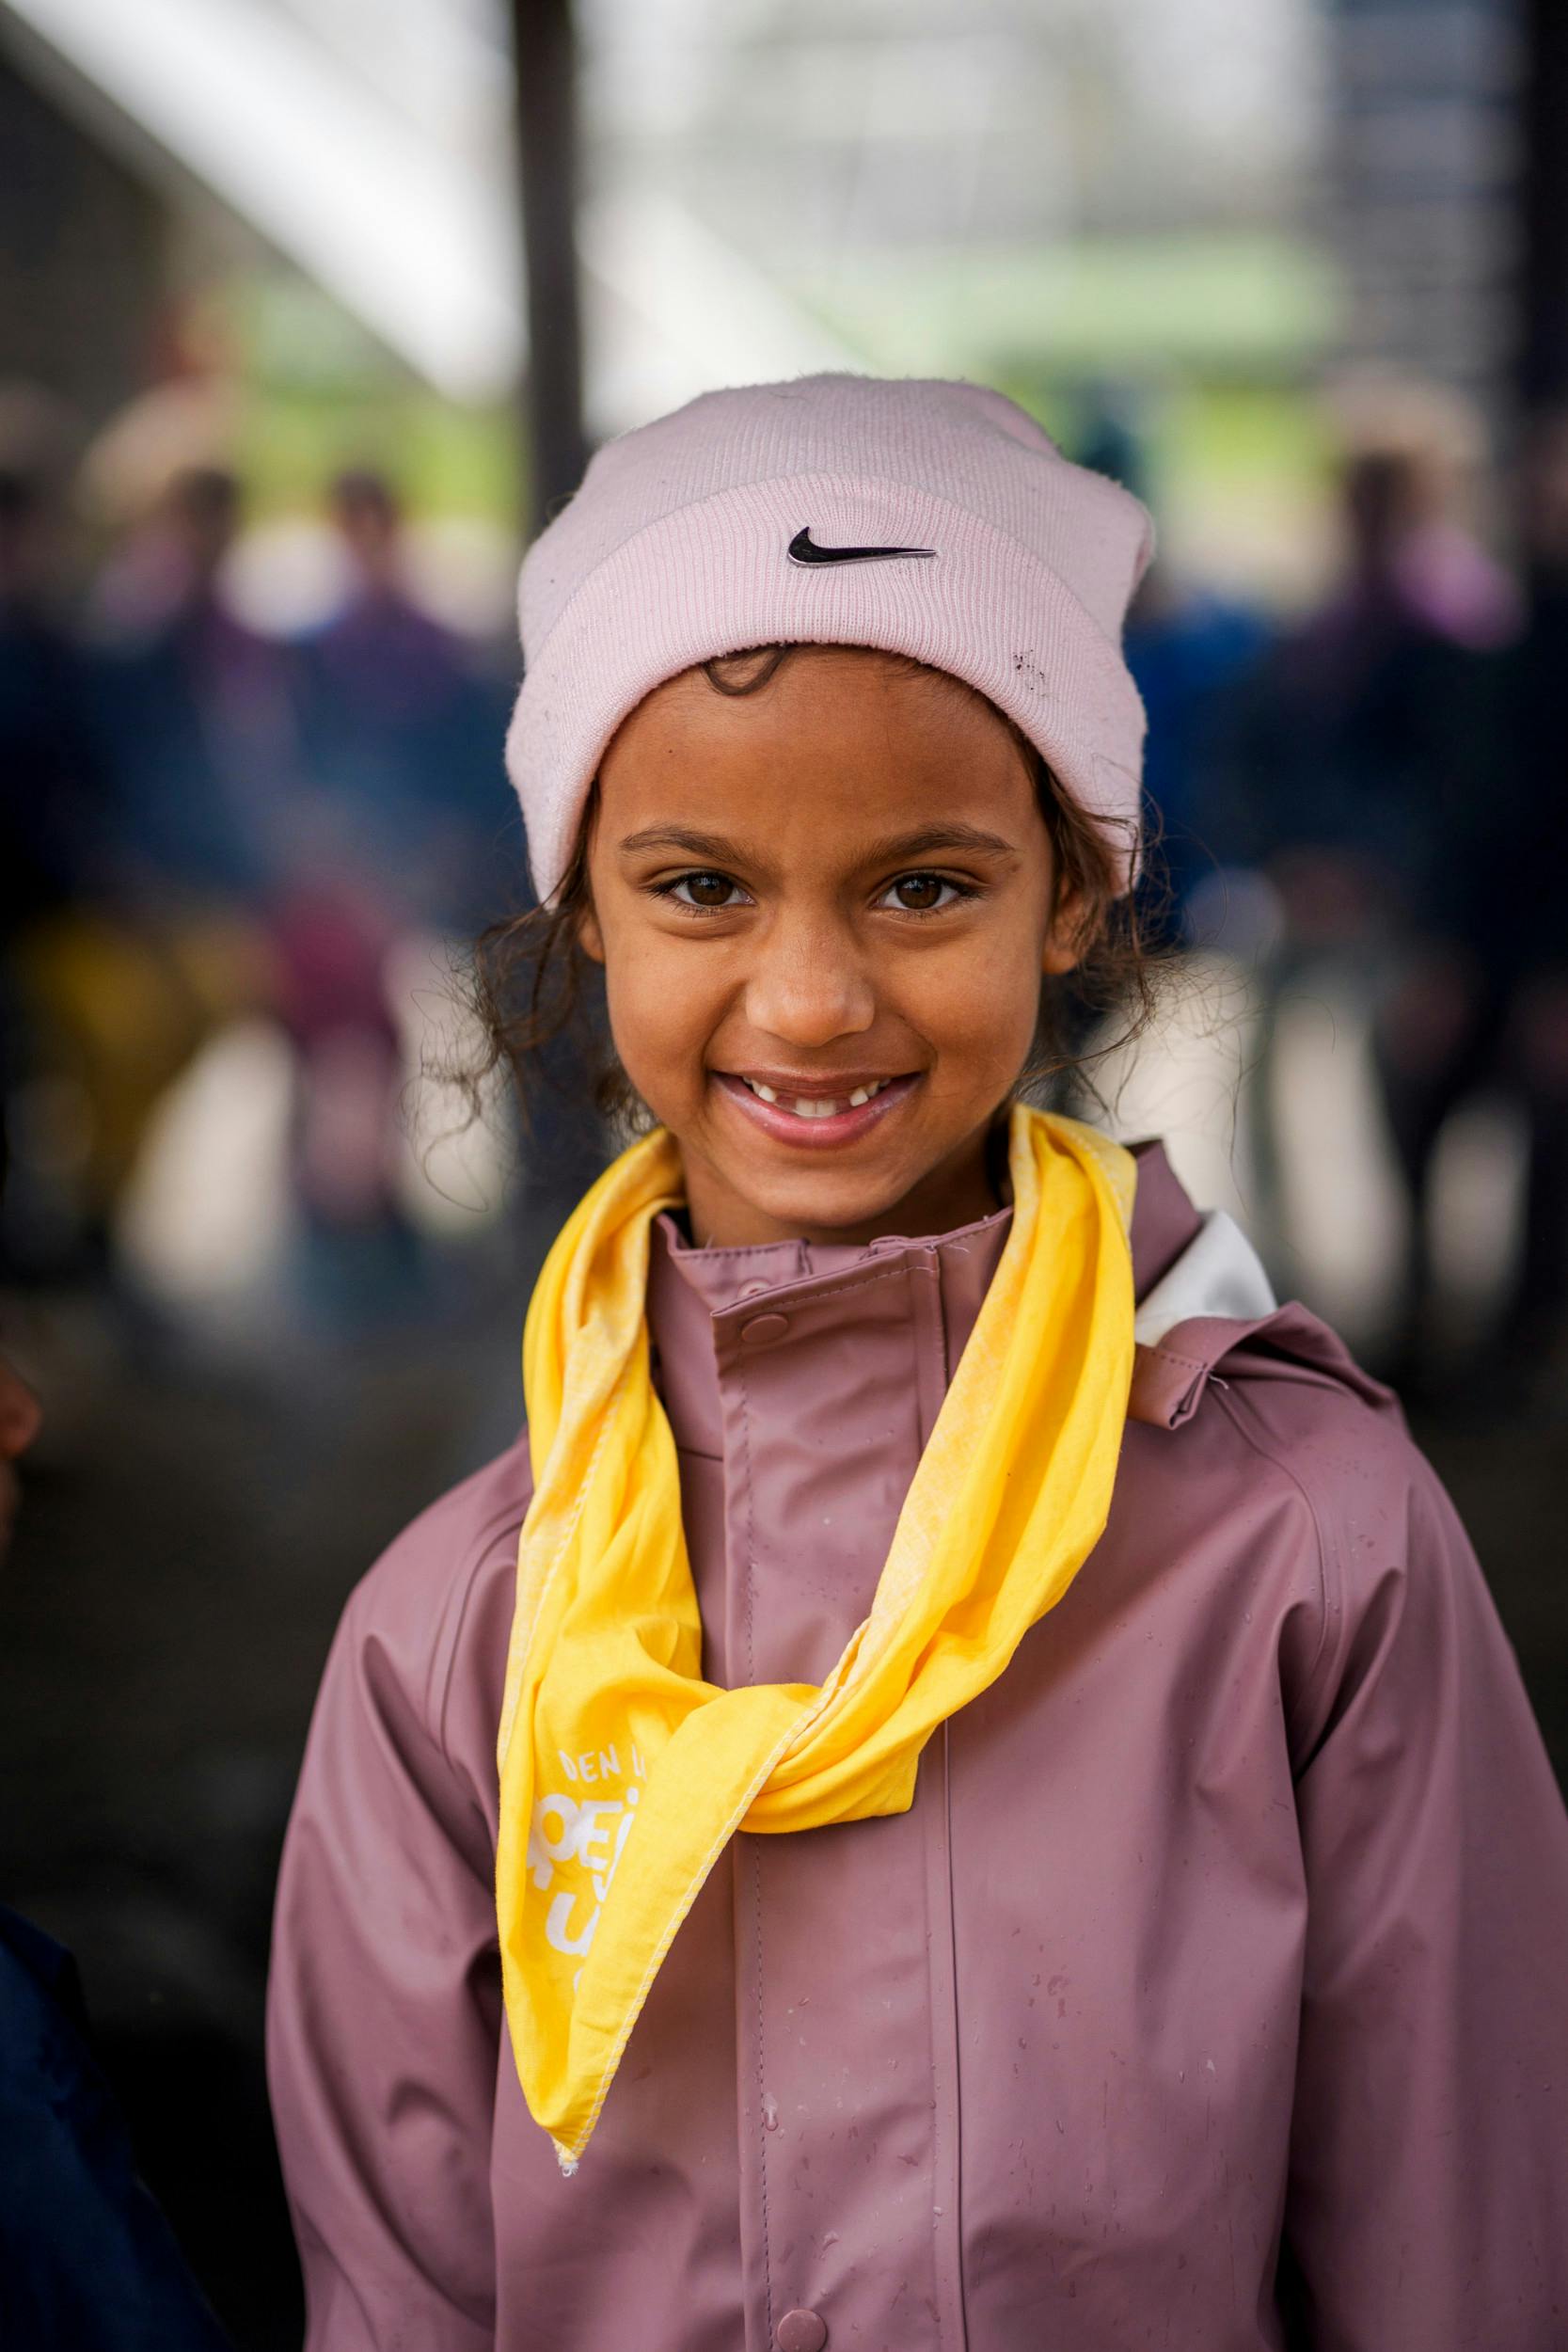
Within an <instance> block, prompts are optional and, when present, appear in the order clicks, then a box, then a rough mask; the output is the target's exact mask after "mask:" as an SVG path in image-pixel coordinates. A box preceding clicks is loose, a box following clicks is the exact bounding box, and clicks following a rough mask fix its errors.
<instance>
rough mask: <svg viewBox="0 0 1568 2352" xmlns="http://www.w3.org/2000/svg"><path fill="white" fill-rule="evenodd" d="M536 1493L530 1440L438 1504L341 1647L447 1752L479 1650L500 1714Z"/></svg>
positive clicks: (362, 1598) (385, 1568) (399, 1539)
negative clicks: (522, 1549) (519, 1570)
mask: <svg viewBox="0 0 1568 2352" xmlns="http://www.w3.org/2000/svg"><path fill="white" fill-rule="evenodd" d="M532 1491H533V1480H532V1473H531V1468H530V1462H529V1451H528V1436H527V1432H526V1431H523V1432H520V1433H519V1435H518V1436H517V1438H515V1440H514V1442H513V1443H512V1444H511V1445H510V1446H508V1447H507V1448H506V1450H505V1452H504V1453H501V1454H497V1455H496V1456H495V1457H494V1459H493V1460H491V1461H489V1462H486V1463H485V1464H484V1465H483V1468H482V1469H480V1470H474V1471H473V1472H472V1473H471V1474H470V1475H469V1476H468V1477H467V1478H464V1479H461V1480H460V1481H459V1482H458V1483H457V1485H456V1486H450V1487H449V1488H448V1489H447V1491H446V1492H445V1493H444V1494H442V1495H439V1496H437V1497H436V1501H435V1502H431V1503H429V1504H427V1505H426V1507H425V1509H424V1510H422V1511H421V1512H420V1514H419V1515H418V1517H417V1518H413V1519H411V1520H410V1521H409V1523H408V1525H407V1526H406V1527H405V1528H404V1529H403V1531H402V1533H401V1534H398V1535H396V1536H394V1537H393V1539H392V1541H391V1542H390V1543H389V1544H388V1546H387V1549H385V1550H384V1551H383V1552H382V1553H381V1554H380V1556H379V1557H378V1558H377V1559H376V1560H375V1561H374V1562H373V1563H372V1565H371V1567H370V1568H369V1569H368V1570H367V1571H366V1573H365V1574H364V1575H363V1576H362V1577H361V1578H360V1580H359V1581H358V1583H357V1584H356V1586H355V1588H354V1590H353V1592H352V1593H351V1594H350V1596H349V1598H348V1602H347V1605H346V1607H345V1608H344V1611H343V1614H342V1619H341V1624H340V1627H339V1629H338V1636H337V1644H336V1646H337V1647H338V1648H339V1649H340V1650H343V1649H347V1650H348V1651H350V1652H352V1653H354V1654H355V1655H356V1657H357V1658H358V1659H359V1660H360V1661H362V1662H364V1663H365V1664H367V1665H368V1666H370V1667H372V1669H373V1672H374V1674H375V1677H376V1678H377V1679H378V1680H386V1679H388V1678H389V1679H390V1680H391V1681H392V1682H394V1683H395V1684H396V1685H397V1686H398V1688H399V1689H400V1690H401V1692H402V1693H403V1694H404V1698H405V1700H406V1702H407V1703H408V1704H409V1705H410V1706H411V1707H412V1708H413V1709H414V1711H415V1712H416V1713H417V1715H418V1716H419V1717H420V1720H421V1721H422V1722H423V1724H425V1726H426V1728H427V1730H428V1731H429V1733H430V1735H431V1737H432V1738H433V1739H434V1740H436V1742H437V1744H439V1745H440V1746H441V1747H442V1748H443V1749H445V1748H446V1747H447V1745H448V1732H449V1728H450V1725H449V1720H448V1719H449V1714H450V1700H451V1686H452V1682H453V1676H454V1669H455V1668H456V1667H457V1665H458V1662H459V1661H460V1658H466V1657H467V1654H468V1652H469V1651H470V1649H473V1648H476V1647H477V1650H478V1652H479V1655H480V1657H481V1658H482V1659H483V1660H485V1661H489V1662H490V1664H491V1667H492V1673H491V1674H488V1675H485V1676H483V1677H482V1678H483V1679H484V1680H486V1681H488V1680H490V1679H494V1681H495V1685H496V1703H497V1708H498V1709H499V1690H500V1682H501V1678H502V1677H503V1675H504V1669H505V1659H506V1641H507V1633H508V1630H509V1629H510V1625H511V1611H512V1604H513V1597H514V1588H515V1577H516V1565H517V1537H518V1534H519V1532H520V1530H521V1528H522V1523H523V1517H524V1514H525V1512H526V1511H527V1508H528V1504H529V1501H530V1498H531V1494H532Z"/></svg>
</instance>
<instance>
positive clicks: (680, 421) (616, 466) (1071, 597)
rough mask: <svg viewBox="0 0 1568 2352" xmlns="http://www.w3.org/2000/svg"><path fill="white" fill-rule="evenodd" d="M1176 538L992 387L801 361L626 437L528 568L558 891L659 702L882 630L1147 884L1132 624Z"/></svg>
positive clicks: (543, 780)
mask: <svg viewBox="0 0 1568 2352" xmlns="http://www.w3.org/2000/svg"><path fill="white" fill-rule="evenodd" d="M1153 544H1154V534H1153V524H1152V521H1151V519H1150V517H1149V516H1148V511H1147V509H1146V508H1145V507H1144V506H1142V505H1141V504H1140V503H1139V501H1138V500H1136V499H1135V498H1133V497H1132V495H1131V493H1130V492H1128V491H1126V490H1124V489H1122V488H1121V487H1120V486H1119V485H1117V483H1114V482H1112V481H1111V480H1109V478H1108V477H1107V476H1105V475H1103V474H1098V473H1093V472H1091V471H1090V470H1089V469H1087V468H1086V467H1084V466H1075V465H1073V464H1072V463H1071V461H1070V460H1069V459H1068V458H1066V457H1064V456H1063V454H1062V453H1061V451H1060V450H1059V449H1058V448H1057V447H1056V445H1055V443H1054V442H1053V440H1052V439H1051V437H1050V436H1049V435H1048V434H1046V433H1044V432H1042V431H1041V429H1040V427H1039V426H1038V425H1037V424H1036V423H1035V422H1034V421H1033V420H1032V419H1031V418H1029V417H1027V416H1025V414H1024V412H1023V410H1022V408H1019V407H1016V406H1015V405H1014V404H1013V403H1012V402H1011V401H1010V400H1005V399H1004V398H1003V397H1002V395H1001V393H999V392H992V391H988V390H986V389H983V388H982V387H980V386H978V385H974V384H958V383H955V384H949V383H941V382H927V381H922V380H919V379H914V380H902V381H883V380H880V379H878V378H875V377H871V376H858V375H812V376H802V377H800V379H799V380H798V381H797V382H794V383H786V384H755V385H751V386H748V387H746V388H745V389H737V390H732V391H721V392H706V393H705V394H704V395H703V397H702V398H701V399H699V400H693V401H689V403H688V404H687V405H686V406H685V407H684V408H677V409H676V410H675V411H674V413H673V415H672V416H668V417H661V418H659V419H658V420H657V422H655V423H653V424H647V425H642V426H641V427H640V428H639V429H638V430H637V431H636V432H632V433H626V434H623V435H622V436H621V437H620V438H619V439H618V440H614V441H610V442H609V443H608V444H607V445H606V447H605V448H603V449H601V450H600V451H599V452H598V453H597V455H596V456H595V457H594V459H593V461H592V462H591V464H590V465H589V468H588V470H587V472H586V473H585V474H584V476H583V480H582V486H581V488H580V489H579V490H578V493H577V495H576V497H575V498H574V499H573V500H572V501H571V502H570V504H569V505H567V506H566V507H565V508H564V509H563V510H562V513H561V514H560V515H559V516H557V517H556V518H555V520H554V521H553V522H552V523H550V525H549V526H548V528H547V529H546V531H544V532H541V534H540V536H539V537H538V538H537V539H536V540H535V541H534V543H533V545H532V546H531V548H530V549H529V551H528V554H527V557H526V558H525V560H524V563H523V569H522V578H521V581H520V583H519V589H518V608H519V618H520V622H521V628H522V639H523V660H524V677H523V684H522V689H521V691H520V692H519V694H518V696H517V702H516V707H515V710H514V712H513V715H512V723H511V726H510V728H509V730H508V733H507V740H506V765H507V771H508V773H509V774H510V776H511V778H512V781H513V783H514V784H515V787H516V789H517V794H518V797H519V799H520V800H521V802H522V804H523V818H524V822H525V824H526V825H527V828H528V837H529V854H530V860H531V866H532V869H533V880H534V885H535V888H536V889H537V890H538V893H539V896H540V898H541V899H542V900H543V899H546V898H549V897H550V896H551V895H552V894H553V893H554V892H555V891H556V890H557V889H558V888H559V887H560V884H561V882H562V878H563V876H564V875H565V873H566V870H567V867H568V866H569V865H570V863H571V859H572V853H573V850H574V849H575V847H576V844H577V835H578V826H579V824H580V823H581V819H582V812H583V807H584V804H585V803H586V801H587V798H588V794H589V790H590V787H591V786H592V784H593V780H594V772H595V771H596V769H597V766H598V762H599V759H600V756H601V755H602V754H603V752H604V750H605V748H606V746H607V745H608V743H609V742H610V738H611V737H612V736H613V734H614V733H615V730H616V728H617V727H618V726H619V724H620V723H621V721H622V720H623V719H624V718H625V717H626V714H627V713H628V712H629V711H631V710H633V709H635V707H637V705H638V704H639V703H640V702H641V699H642V697H643V696H644V695H645V694H647V693H649V692H651V691H652V690H653V689H654V688H655V687H656V686H657V685H659V684H660V683H661V682H662V681H663V680H664V679H665V678H668V677H673V676H674V675H676V673H677V672H679V671H681V670H686V669H689V668H691V667H692V665H693V664H694V663H696V662H699V661H705V660H709V659H711V658H712V657H713V656H714V655H716V654H724V653H735V652H739V651H742V650H743V649H744V648H745V647H747V646H749V645H760V644H783V643H800V644H842V645H868V646H878V647H880V648H882V649H883V650H884V651H887V652H890V653H901V654H907V655H911V656H912V657H913V659H914V660H917V661H925V662H928V663H929V664H930V665H931V666H932V667H933V668H935V669H940V670H949V671H951V672H952V674H953V675H954V676H955V677H960V678H963V679H965V680H966V681H967V682H968V684H969V685H971V686H973V687H976V688H977V689H978V690H979V691H980V692H981V693H982V694H985V695H988V696H989V697H990V700H991V702H993V703H994V704H995V705H996V706H997V707H998V708H999V709H1000V710H1003V711H1005V712H1006V714H1007V716H1008V717H1009V718H1011V719H1013V720H1015V721H1016V722H1017V723H1018V724H1019V725H1020V726H1021V727H1022V730H1023V732H1024V733H1025V734H1026V735H1027V736H1028V737H1029V739H1030V740H1031V742H1033V743H1034V744H1036V745H1037V748H1038V749H1039V751H1040V752H1041V753H1042V754H1043V755H1044V757H1045V759H1046V760H1047V761H1048V763H1049V765H1050V767H1051V769H1052V771H1053V773H1054V775H1055V776H1056V779H1057V781H1058V783H1059V784H1060V785H1061V787H1062V788H1063V789H1064V791H1066V792H1068V793H1069V794H1070V795H1071V797H1072V798H1073V799H1074V800H1075V801H1076V802H1077V803H1078V805H1079V806H1080V807H1081V808H1082V809H1083V810H1084V811H1085V814H1086V815H1088V816H1089V817H1091V818H1095V819H1097V820H1098V821H1099V822H1100V823H1101V826H1102V828H1103V831H1104V837H1105V839H1106V842H1107V846H1108V847H1109V849H1110V850H1111V852H1112V855H1113V858H1114V860H1115V863H1116V866H1117V875H1118V878H1119V881H1120V883H1121V886H1122V887H1123V888H1124V889H1125V888H1127V887H1129V886H1130V884H1131V882H1132V878H1133V875H1134V873H1135V866H1134V862H1133V861H1134V850H1135V842H1136V836H1137V827H1138V814H1139V777H1140V770H1141V765H1142V753H1143V737H1144V712H1143V706H1142V704H1141V702H1140V701H1139V699H1138V693H1137V690H1136V688H1135V687H1134V686H1133V683H1132V677H1131V675H1130V674H1129V672H1128V670H1127V667H1126V664H1125V662H1124V661H1123V660H1122V656H1121V628H1122V620H1123V616H1124V614H1125V612H1126V610H1127V606H1128V602H1129V600H1130V598H1131V597H1132V592H1133V590H1134V589H1135V588H1136V586H1137V584H1138V581H1139V580H1141V579H1142V577H1143V574H1144V571H1145V569H1146V567H1147V565H1148V561H1149V557H1150V555H1151V554H1152V552H1153Z"/></svg>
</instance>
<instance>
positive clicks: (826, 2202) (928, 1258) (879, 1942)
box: [714, 1243, 964, 2352]
mask: <svg viewBox="0 0 1568 2352" xmlns="http://www.w3.org/2000/svg"><path fill="white" fill-rule="evenodd" d="M714 1327H715V1338H716V1342H717V1358H718V1369H719V1379H720V1390H721V1407H722V1416H723V1430H724V1476H725V1513H724V1519H725V1534H726V1560H725V1580H726V1611H725V1614H726V1625H725V1631H724V1644H723V1646H724V1656H723V1661H722V1662H723V1669H724V1679H725V1680H726V1681H727V1682H730V1683H732V1684H735V1683H750V1682H757V1681H811V1682H816V1681H820V1680H822V1679H823V1678H824V1677H825V1676H826V1675H827V1674H828V1672H829V1671H830V1670H831V1668H832V1665H833V1663H834V1661H835V1660H836V1659H837V1657H838V1655H839V1652H840V1651H841V1650H842V1648H843V1646H844V1644H845V1642H846V1641H847V1638H848V1636H849V1635H850V1633H851V1632H852V1631H853V1629H854V1628H855V1626H856V1625H857V1624H858V1623H859V1622H860V1620H861V1619H862V1618H863V1616H864V1615H865V1613H866V1612H867V1610H868V1609H869V1607H870V1603H871V1598H872V1595H873V1593H874V1591H875V1587H876V1582H877V1578H878V1575H879V1572H880V1568H881V1565H882V1562H883V1560H884V1558H885V1556H886V1552H887V1548H888V1544H889V1542H890V1540H891V1537H892V1534H893V1530H894V1526H895V1521H896V1518H897V1514H898V1510H899V1507H900V1505H901V1503H902V1501H903V1496H904V1493H905V1490H906V1489H907V1486H908V1484H909V1481H910V1479H911V1477H912V1475H913V1472H914V1469H915V1465H916V1463H917V1461H918V1459H919V1455H920V1452H921V1449H922V1447H923V1446H924V1444H925V1442H926V1439H927V1437H928V1436H929V1434H930V1429H931V1426H932V1424H933V1423H934V1422H935V1419H936V1415H937V1412H938V1410H939V1409H940V1406H941V1402H942V1395H943V1393H944V1391H945V1388H946V1381H947V1362H946V1347H945V1341H944V1334H943V1320H942V1296H941V1281H940V1270H939V1263H938V1253H937V1251H936V1250H935V1249H934V1248H925V1247H922V1246H920V1245H916V1244H902V1243H900V1244H896V1245H893V1246H885V1247H884V1248H881V1249H879V1250H878V1251H877V1252H876V1253H874V1255H873V1256H872V1257H871V1258H870V1260H869V1261H868V1262H867V1263H865V1264H864V1265H863V1267H862V1268H860V1269H858V1270H857V1271H856V1272H854V1273H853V1274H851V1275H847V1276H842V1275H841V1276H838V1277H836V1278H835V1277H832V1276H824V1277H822V1278H821V1279H816V1280H806V1281H796V1282H794V1283H791V1284H789V1285H787V1286H786V1288H785V1290H784V1292H782V1293H778V1292H776V1293H772V1294H770V1295H768V1296H766V1297H761V1298H756V1297H753V1298H750V1299H742V1300H740V1301H738V1302H737V1303H736V1305H735V1306H733V1307H730V1308H727V1309H725V1310H723V1311H721V1312H720V1313H718V1314H717V1315H716V1316H715V1318H714ZM851 1332H852V1341H851V1338H850V1334H851ZM868 1468H870V1469H871V1470H872V1475H870V1476H868V1475H867V1472H868ZM734 1859H735V1871H734V1890H735V1907H734V1926H735V1957H736V2060H737V2096H738V2103H739V2116H738V2123H739V2150H740V2217H741V2255H742V2266H743V2278H744V2295H745V2308H746V2346H747V2352H775V2347H777V2352H816V2347H818V2346H820V2345H826V2344H830V2343H831V2344H880V2343H882V2342H884V2341H887V2342H894V2341H896V2342H897V2343H898V2344H901V2345H909V2346H911V2347H914V2346H920V2347H926V2346H929V2347H933V2348H934V2347H942V2352H962V2347H963V2344H964V2331H963V2309H962V2281H961V2267H960V2261H959V2244H960V2239H959V2212H958V2204H959V2165H958V2153H959V2152H958V2032H957V2020H956V2011H955V1989H954V1958H953V1953H954V1943H953V1915H952V1894H951V1885H952V1880H951V1869H950V1860H949V1851H948V1775H947V1742H946V1738H945V1734H944V1733H939V1735H938V1736H937V1737H936V1738H935V1739H933V1740H931V1741H930V1742H929V1743H928V1745H927V1750H926V1752H925V1755H924V1756H923V1757H922V1760H921V1764H920V1769H919V1772H918V1774H917V1780H916V1789H915V1797H914V1802H913V1804H911V1808H910V1810H909V1811H908V1812H907V1813H905V1814H898V1815H889V1816H883V1817H879V1818H876V1819H873V1820H864V1821H855V1822H847V1823H844V1824H840V1825H836V1826H833V1827H830V1828H825V1829H819V1830H812V1831H806V1832H802V1833H798V1834H794V1835H786V1836H752V1835H745V1834H742V1835H741V1836H739V1837H738V1838H737V1839H736V1846H735V1856H734Z"/></svg>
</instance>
